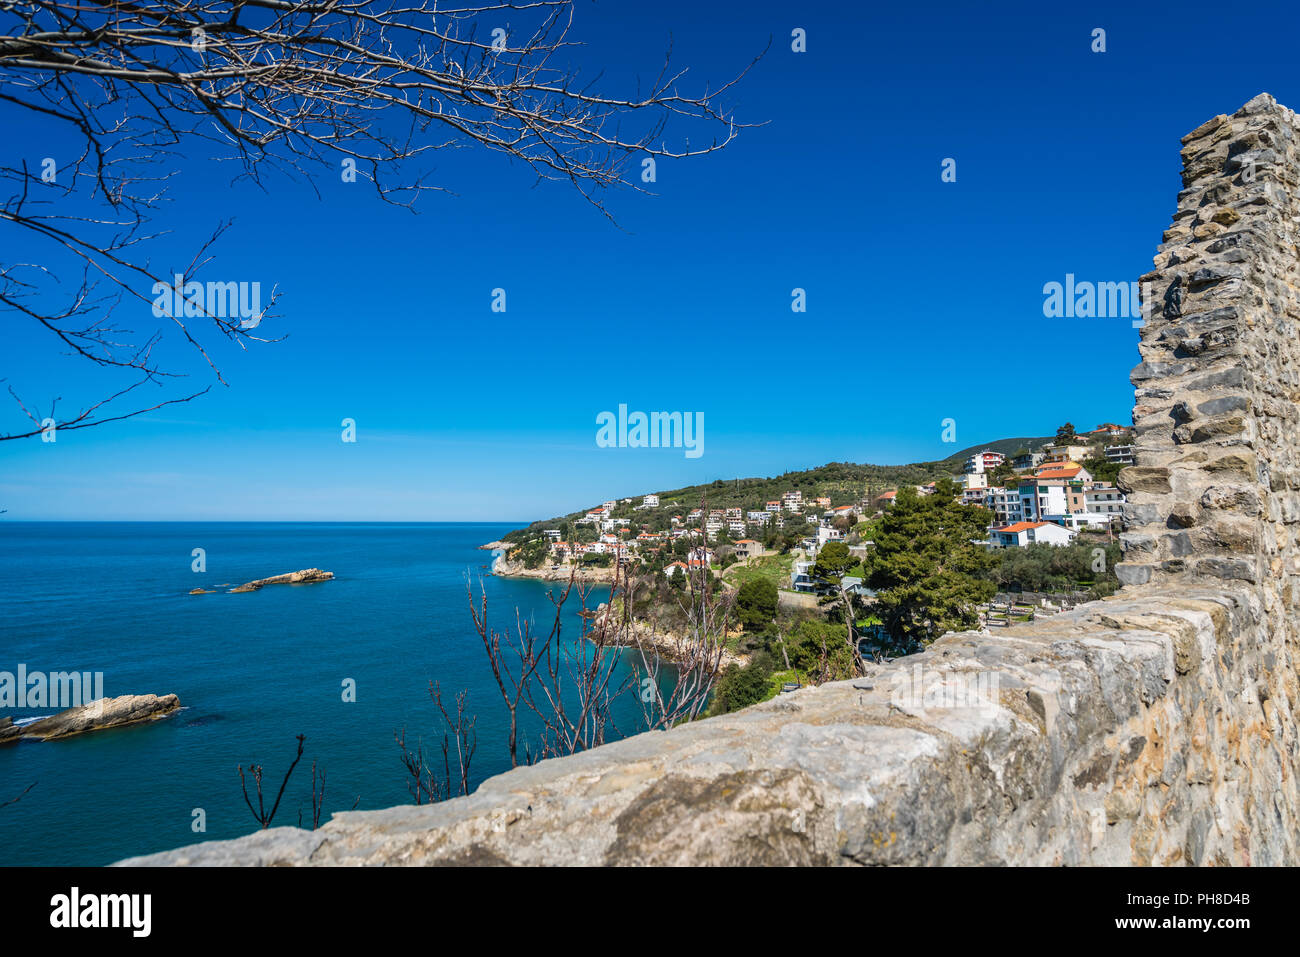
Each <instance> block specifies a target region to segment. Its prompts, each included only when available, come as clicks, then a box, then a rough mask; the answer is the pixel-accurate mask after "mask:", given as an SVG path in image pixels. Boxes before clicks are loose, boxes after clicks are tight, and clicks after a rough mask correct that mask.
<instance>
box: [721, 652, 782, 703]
mask: <svg viewBox="0 0 1300 957" xmlns="http://www.w3.org/2000/svg"><path fill="white" fill-rule="evenodd" d="M771 677H772V661H771V659H770V658H769V657H768V656H767V655H765V654H763V653H761V652H760V653H759V654H756V655H754V657H753V658H751V659H750V662H749V664H748V665H746V666H745V667H743V668H742V667H740V666H739V665H736V664H731V665H728V666H727V667H726V669H725V670H724V671H723V672H722V677H721V678H719V679H718V686H717V688H716V689H715V691H714V693H713V703H712V704H711V705H710V706H709V713H710V714H715V715H718V714H726V713H728V712H729V711H739V710H740V709H741V708H747V707H749V706H750V705H751V704H757V703H758V702H760V701H765V700H767V698H768V697H769V694H768V685H769V681H768V679H769V678H771Z"/></svg>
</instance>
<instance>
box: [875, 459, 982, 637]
mask: <svg viewBox="0 0 1300 957" xmlns="http://www.w3.org/2000/svg"><path fill="white" fill-rule="evenodd" d="M956 494H957V487H956V485H955V484H954V483H953V482H952V481H951V480H949V479H941V480H939V481H938V482H937V483H936V487H935V492H934V494H933V495H917V494H916V490H915V489H912V488H909V487H906V486H905V487H903V488H902V489H900V490H899V492H898V497H897V498H896V499H895V501H894V506H893V508H891V509H889V510H888V511H887V512H885V514H884V516H883V517H882V519H881V522H880V533H879V534H878V535H877V536H876V547H875V549H874V550H873V551H872V552H871V553H870V554H869V556H868V559H867V568H868V572H869V574H868V579H867V583H868V585H869V586H870V587H871V588H874V589H876V591H877V595H876V602H877V609H878V612H877V613H878V614H879V615H880V617H881V619H882V620H883V622H884V624H885V628H886V629H887V630H888V631H889V633H890V635H891V636H892V637H893V638H895V639H896V640H898V641H900V642H906V641H907V640H909V639H910V640H914V641H918V642H920V643H921V644H929V643H930V642H932V641H934V639H936V638H938V637H939V636H940V635H942V634H943V633H944V632H947V631H954V630H960V629H964V628H971V627H973V626H974V625H975V624H976V622H977V621H978V620H979V617H978V613H977V611H976V607H977V606H978V605H979V604H980V603H981V602H985V601H988V600H989V599H990V598H992V597H993V595H994V594H995V592H996V588H995V586H994V585H993V583H992V582H991V581H989V580H988V578H987V577H985V576H986V573H987V570H988V569H989V567H990V565H991V564H992V563H993V561H994V559H993V557H992V556H991V555H990V554H989V552H988V550H987V549H986V548H985V547H984V546H983V545H981V544H976V543H975V541H973V540H982V539H984V538H985V537H986V534H987V533H986V531H985V529H986V526H987V524H988V517H989V513H988V512H987V511H986V510H985V509H982V508H980V507H979V506H976V505H962V504H961V503H960V502H959V501H957V500H955V496H956Z"/></svg>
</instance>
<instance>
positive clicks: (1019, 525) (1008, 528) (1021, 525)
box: [993, 522, 1051, 532]
mask: <svg viewBox="0 0 1300 957" xmlns="http://www.w3.org/2000/svg"><path fill="white" fill-rule="evenodd" d="M1050 524H1051V523H1050V522H1016V523H1015V524H1014V525H1004V526H1003V527H1002V528H995V529H993V531H995V532H1023V531H1025V530H1026V529H1030V528H1042V527H1043V526H1044V525H1050Z"/></svg>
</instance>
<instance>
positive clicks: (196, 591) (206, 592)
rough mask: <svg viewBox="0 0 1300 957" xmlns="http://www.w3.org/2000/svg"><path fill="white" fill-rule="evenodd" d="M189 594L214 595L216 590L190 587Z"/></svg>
mask: <svg viewBox="0 0 1300 957" xmlns="http://www.w3.org/2000/svg"><path fill="white" fill-rule="evenodd" d="M190 594H191V595H215V594H216V592H214V591H209V590H208V589H206V588H191V589H190Z"/></svg>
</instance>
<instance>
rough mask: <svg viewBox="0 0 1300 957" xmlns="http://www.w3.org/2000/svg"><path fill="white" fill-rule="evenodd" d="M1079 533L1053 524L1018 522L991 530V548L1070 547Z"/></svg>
mask: <svg viewBox="0 0 1300 957" xmlns="http://www.w3.org/2000/svg"><path fill="white" fill-rule="evenodd" d="M1076 534H1077V533H1076V532H1075V531H1074V530H1073V529H1070V528H1062V527H1061V526H1060V525H1053V524H1052V523H1051V522H1016V523H1014V524H1012V525H1004V526H1002V527H1001V528H997V527H994V528H990V529H989V547H990V548H1024V547H1025V546H1026V545H1042V544H1047V545H1069V544H1070V543H1071V542H1072V541H1074V536H1075V535H1076Z"/></svg>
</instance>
